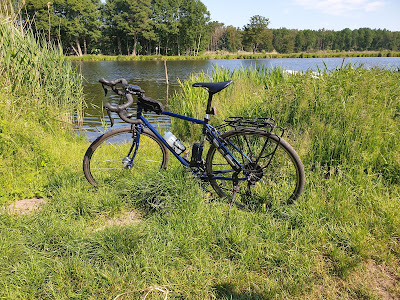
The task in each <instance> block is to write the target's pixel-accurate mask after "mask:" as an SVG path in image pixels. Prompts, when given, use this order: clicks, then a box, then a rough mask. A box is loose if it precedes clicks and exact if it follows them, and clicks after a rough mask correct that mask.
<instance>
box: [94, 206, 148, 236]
mask: <svg viewBox="0 0 400 300" xmlns="http://www.w3.org/2000/svg"><path fill="white" fill-rule="evenodd" d="M140 219H141V218H140V214H139V213H138V212H135V211H126V212H123V213H122V214H121V215H118V216H117V217H115V218H111V219H106V220H105V221H104V224H103V226H101V227H98V228H96V229H95V231H101V230H104V229H106V228H107V227H112V226H120V227H123V226H127V225H132V224H137V223H139V222H140Z"/></svg>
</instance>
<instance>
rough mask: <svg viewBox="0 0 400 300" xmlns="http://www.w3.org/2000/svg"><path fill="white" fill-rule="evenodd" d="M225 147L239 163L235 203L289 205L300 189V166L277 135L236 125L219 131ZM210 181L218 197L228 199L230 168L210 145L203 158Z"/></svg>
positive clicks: (256, 207) (256, 206) (253, 207)
mask: <svg viewBox="0 0 400 300" xmlns="http://www.w3.org/2000/svg"><path fill="white" fill-rule="evenodd" d="M221 139H223V140H225V142H226V144H225V146H226V147H227V149H228V150H229V151H230V152H231V154H232V155H233V156H234V157H235V158H236V159H237V160H238V161H239V162H240V163H241V165H242V166H243V170H242V171H241V172H240V173H239V174H238V180H239V191H238V192H237V193H236V196H235V199H234V200H235V203H236V204H237V205H238V206H240V207H246V208H248V209H251V210H260V209H261V210H262V209H266V208H268V207H271V206H273V205H281V204H291V203H293V202H294V201H295V200H297V198H298V197H299V196H300V194H301V193H302V191H303V188H304V181H305V179H304V167H303V164H302V162H301V160H300V158H299V156H298V155H297V153H296V152H295V151H294V149H293V148H292V147H291V146H290V145H289V144H288V143H287V142H286V141H285V140H284V139H282V138H281V137H279V136H277V135H274V134H271V133H269V132H267V131H265V130H261V129H257V128H251V127H249V128H247V127H246V128H237V129H235V130H231V131H228V132H226V133H224V134H222V136H221ZM206 171H207V175H208V177H209V178H210V183H211V185H212V187H213V188H214V190H215V191H216V192H217V194H218V195H219V196H220V197H227V198H228V199H232V195H233V178H232V176H233V175H234V170H233V169H232V167H231V166H230V164H229V163H228V162H227V161H226V159H225V158H224V157H223V156H222V155H221V153H220V152H219V151H217V148H216V147H215V146H214V145H211V147H210V149H209V151H208V154H207V159H206Z"/></svg>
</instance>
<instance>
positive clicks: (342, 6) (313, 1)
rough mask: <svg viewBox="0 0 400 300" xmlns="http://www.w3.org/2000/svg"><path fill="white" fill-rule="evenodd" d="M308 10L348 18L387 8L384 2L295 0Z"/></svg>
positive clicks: (364, 0)
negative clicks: (356, 13)
mask: <svg viewBox="0 0 400 300" xmlns="http://www.w3.org/2000/svg"><path fill="white" fill-rule="evenodd" d="M294 1H295V2H296V3H297V4H299V5H301V6H303V7H304V8H307V9H313V10H319V11H321V12H323V13H325V14H329V15H334V16H347V15H351V14H352V13H354V12H371V11H375V10H376V9H378V8H380V7H382V6H385V2H384V1H382V0H375V1H374V0H294Z"/></svg>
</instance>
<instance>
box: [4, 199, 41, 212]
mask: <svg viewBox="0 0 400 300" xmlns="http://www.w3.org/2000/svg"><path fill="white" fill-rule="evenodd" d="M45 203H46V201H45V200H44V199H41V198H40V199H39V198H32V199H23V200H18V201H15V202H14V203H11V204H9V205H8V206H7V208H6V209H7V211H9V212H10V213H12V214H17V215H24V214H27V213H30V212H34V211H37V210H40V209H41V206H42V205H44V204H45Z"/></svg>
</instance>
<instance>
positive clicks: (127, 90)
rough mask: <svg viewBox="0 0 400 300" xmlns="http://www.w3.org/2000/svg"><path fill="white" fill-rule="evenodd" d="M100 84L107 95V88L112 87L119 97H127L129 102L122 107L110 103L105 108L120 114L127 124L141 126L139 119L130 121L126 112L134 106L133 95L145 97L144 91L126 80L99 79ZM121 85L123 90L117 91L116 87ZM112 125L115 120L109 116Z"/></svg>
mask: <svg viewBox="0 0 400 300" xmlns="http://www.w3.org/2000/svg"><path fill="white" fill-rule="evenodd" d="M99 82H100V83H101V84H102V85H103V89H104V91H105V93H106V94H107V88H106V87H105V86H109V87H111V89H112V90H113V91H114V93H116V94H117V95H121V96H125V97H126V99H127V100H128V101H126V102H125V103H124V104H121V105H111V104H110V103H108V102H107V103H105V104H104V108H105V109H107V111H112V112H116V113H118V115H119V117H120V118H121V119H122V120H124V121H125V122H127V123H130V124H141V123H142V121H141V120H139V119H133V120H132V119H130V118H128V117H127V116H126V114H125V113H124V110H125V109H127V108H128V107H129V106H131V105H132V104H133V97H132V94H136V95H143V94H144V91H143V90H142V89H141V88H140V87H138V86H135V85H130V84H128V82H127V81H126V79H125V78H118V79H114V80H106V79H104V78H101V79H99ZM117 84H121V85H122V90H123V91H121V90H119V89H117V87H116V85H117ZM109 117H110V120H111V123H112V124H113V120H112V118H111V116H110V115H109Z"/></svg>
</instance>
